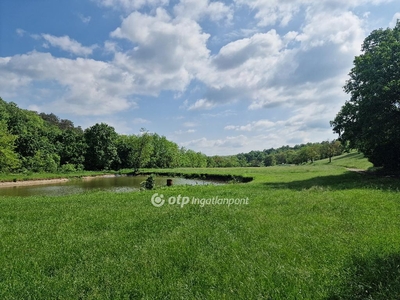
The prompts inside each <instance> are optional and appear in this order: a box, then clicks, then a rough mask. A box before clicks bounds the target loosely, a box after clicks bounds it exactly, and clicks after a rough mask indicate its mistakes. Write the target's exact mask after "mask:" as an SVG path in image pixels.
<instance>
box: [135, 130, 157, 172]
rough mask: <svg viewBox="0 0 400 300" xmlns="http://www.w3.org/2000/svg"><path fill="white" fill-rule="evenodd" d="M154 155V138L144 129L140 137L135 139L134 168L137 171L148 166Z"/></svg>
mask: <svg viewBox="0 0 400 300" xmlns="http://www.w3.org/2000/svg"><path fill="white" fill-rule="evenodd" d="M152 153H153V144H152V136H151V135H150V134H149V132H148V131H147V130H146V129H144V128H142V129H141V131H140V135H139V136H137V138H135V139H134V151H133V157H132V158H133V159H132V161H133V168H134V170H135V171H137V170H139V169H140V168H142V167H144V166H146V165H147V164H148V163H149V162H150V158H151V155H152Z"/></svg>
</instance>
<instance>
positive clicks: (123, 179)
mask: <svg viewBox="0 0 400 300" xmlns="http://www.w3.org/2000/svg"><path fill="white" fill-rule="evenodd" d="M146 178H147V176H109V177H89V178H85V179H71V180H69V181H66V182H58V183H52V184H41V185H26V186H13V187H2V188H0V196H22V197H28V196H61V195H70V194H78V193H84V192H86V191H93V190H103V191H112V192H115V193H122V192H131V191H138V190H139V189H140V183H141V182H143V181H145V180H146ZM167 178H171V179H172V180H173V185H207V184H212V185H217V184H222V182H217V181H210V180H202V179H186V178H178V177H163V176H156V177H155V184H156V186H165V185H166V184H167Z"/></svg>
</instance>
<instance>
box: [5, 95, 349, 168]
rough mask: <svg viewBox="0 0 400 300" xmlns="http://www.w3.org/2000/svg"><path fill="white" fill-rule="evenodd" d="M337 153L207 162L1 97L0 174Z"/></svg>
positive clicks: (330, 147) (305, 149)
mask: <svg viewBox="0 0 400 300" xmlns="http://www.w3.org/2000/svg"><path fill="white" fill-rule="evenodd" d="M341 152H342V148H341V146H340V143H339V142H337V141H333V142H322V143H315V144H307V145H297V146H295V147H289V146H285V147H281V148H279V149H268V150H264V151H251V152H249V153H246V154H243V153H241V154H238V155H232V156H211V157H207V156H206V155H205V154H202V153H200V152H195V151H192V150H188V149H185V148H181V147H179V146H178V145H177V144H176V143H174V142H171V141H169V140H167V139H166V137H164V136H159V135H158V134H155V133H149V132H148V131H146V130H145V129H142V130H141V132H140V134H138V135H121V134H118V133H116V132H115V130H114V128H113V127H111V126H109V125H107V124H105V123H101V124H95V125H93V126H91V127H89V128H87V129H86V130H82V128H81V127H79V126H78V127H75V126H74V124H73V122H71V121H70V120H66V119H60V118H58V117H57V116H56V115H54V114H45V113H40V114H39V113H37V112H34V111H29V110H25V109H21V108H19V107H18V106H17V105H16V104H15V103H12V102H10V103H7V102H5V101H4V100H2V99H1V98H0V172H10V171H17V172H27V171H31V172H73V171H77V170H120V169H133V170H138V169H139V168H174V167H203V168H205V167H245V166H257V167H259V166H273V165H276V164H301V163H306V162H313V161H314V160H317V159H322V158H327V157H332V156H334V155H338V154H340V153H341Z"/></svg>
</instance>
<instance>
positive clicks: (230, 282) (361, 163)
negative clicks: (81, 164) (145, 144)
mask: <svg viewBox="0 0 400 300" xmlns="http://www.w3.org/2000/svg"><path fill="white" fill-rule="evenodd" d="M368 167H370V164H369V163H368V162H367V161H366V160H365V159H363V158H362V156H361V155H359V154H354V153H351V154H347V155H343V156H341V157H336V158H334V160H333V161H332V163H331V164H329V163H328V162H327V161H318V162H316V163H314V164H312V165H304V166H276V167H269V168H244V169H240V168H235V169H195V170H193V169H179V170H165V172H183V173H198V174H205V173H209V174H233V175H242V176H248V177H253V178H254V180H253V181H252V182H250V183H246V184H243V183H240V184H227V185H222V186H173V187H169V188H166V187H163V188H158V189H156V190H155V191H143V192H133V193H118V194H113V193H109V192H91V193H87V194H79V195H72V196H62V197H45V196H42V197H27V198H17V197H0V237H1V239H0V299H400V194H399V188H400V182H399V179H398V178H390V177H377V176H374V175H368V174H360V173H357V172H350V171H348V170H347V169H346V168H358V169H366V168H368ZM148 171H152V170H148ZM157 171H159V170H157ZM0 192H1V191H0ZM154 193H157V194H159V195H161V194H162V195H163V196H164V199H170V198H171V197H175V198H176V197H178V196H179V195H181V196H182V197H190V198H192V197H196V198H208V199H211V198H213V197H219V198H246V197H247V198H248V199H249V202H248V204H247V205H245V204H242V205H234V204H233V205H230V206H228V205H212V204H205V205H204V206H203V207H201V206H200V205H195V204H190V203H188V204H187V205H185V206H184V207H183V208H182V207H181V206H180V205H176V204H175V205H170V204H168V201H166V203H165V204H164V205H163V206H162V207H155V206H153V205H152V204H151V201H150V200H151V197H152V196H153V194H154Z"/></svg>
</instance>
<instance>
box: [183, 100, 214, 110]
mask: <svg viewBox="0 0 400 300" xmlns="http://www.w3.org/2000/svg"><path fill="white" fill-rule="evenodd" d="M214 106H215V104H214V103H211V102H209V101H207V99H200V100H197V101H196V102H195V103H194V104H192V105H190V106H189V108H188V110H204V109H211V108H213V107H214Z"/></svg>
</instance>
